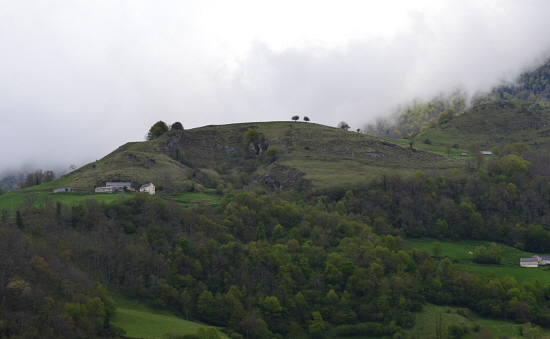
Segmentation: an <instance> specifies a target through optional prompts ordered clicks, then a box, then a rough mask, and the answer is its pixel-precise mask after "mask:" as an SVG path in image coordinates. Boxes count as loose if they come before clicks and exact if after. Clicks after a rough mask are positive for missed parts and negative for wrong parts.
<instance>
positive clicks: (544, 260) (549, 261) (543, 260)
mask: <svg viewBox="0 0 550 339" xmlns="http://www.w3.org/2000/svg"><path fill="white" fill-rule="evenodd" d="M539 265H550V256H545V255H543V256H542V257H540V259H539Z"/></svg>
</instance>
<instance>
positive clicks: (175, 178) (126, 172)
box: [27, 122, 463, 191]
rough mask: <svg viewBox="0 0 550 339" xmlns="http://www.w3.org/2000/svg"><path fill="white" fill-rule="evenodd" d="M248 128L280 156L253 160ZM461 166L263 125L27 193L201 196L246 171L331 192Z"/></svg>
mask: <svg viewBox="0 0 550 339" xmlns="http://www.w3.org/2000/svg"><path fill="white" fill-rule="evenodd" d="M250 128H253V129H256V130H257V132H258V133H260V134H264V135H265V137H266V142H265V145H270V146H275V147H277V149H278V151H277V153H276V156H275V157H274V158H271V159H269V161H268V160H266V159H263V158H262V157H258V158H257V159H255V157H254V156H253V155H252V153H251V152H250V151H249V150H246V145H244V144H243V135H244V133H245V132H246V131H247V130H248V129H250ZM169 155H170V156H169ZM171 156H174V157H175V156H177V157H178V159H180V160H181V161H182V162H180V161H176V160H174V159H173V158H172V157H171ZM184 164H185V165H184ZM462 164H463V162H462V161H461V159H453V158H449V157H446V156H442V155H440V154H434V153H430V152H425V151H421V150H415V149H413V150H411V149H410V148H409V147H402V146H399V145H397V144H395V143H393V142H389V141H386V140H382V139H379V138H374V137H370V136H367V135H363V134H360V133H356V132H350V131H346V130H342V129H340V128H334V127H328V126H323V125H319V124H314V123H305V122H257V123H242V124H230V125H218V126H214V125H210V126H205V127H201V128H195V129H190V130H185V131H182V132H168V133H166V134H164V135H162V136H161V137H159V138H157V139H155V140H151V141H144V142H131V143H127V144H125V145H123V146H120V147H119V148H118V149H117V150H115V151H113V152H112V153H110V154H108V155H107V156H105V157H104V158H102V159H100V160H98V161H95V162H93V163H90V164H87V165H85V166H83V167H81V168H79V169H77V170H75V171H73V172H71V173H69V174H67V175H65V176H63V177H61V178H59V179H57V180H54V181H52V182H49V183H46V184H42V185H38V186H34V187H31V188H29V189H27V190H50V189H54V188H60V187H66V186H70V187H72V188H73V189H74V190H83V191H91V190H93V188H94V187H96V186H100V185H103V184H104V183H105V181H132V182H133V183H134V185H136V186H137V185H140V184H144V183H148V182H153V183H154V184H155V185H156V186H157V188H158V187H159V186H160V187H162V186H164V187H169V188H171V189H183V190H185V189H186V188H187V189H188V188H190V187H191V186H193V187H194V188H195V189H198V190H202V189H203V188H204V187H203V186H204V185H206V186H208V187H211V188H214V187H215V185H216V184H217V183H218V182H221V183H223V182H224V181H225V182H231V180H234V179H231V175H233V178H234V177H235V176H236V175H238V174H239V173H241V172H243V171H244V172H247V173H248V174H249V175H250V177H251V178H252V181H253V183H254V182H257V183H258V184H259V183H260V182H261V183H263V184H268V185H271V187H278V188H292V187H298V186H297V182H304V181H303V179H305V182H307V183H308V185H307V186H308V187H310V186H314V187H327V186H333V185H339V184H345V183H356V182H358V181H359V180H361V179H370V178H372V177H373V176H377V175H380V174H382V173H386V172H388V171H401V172H408V173H410V172H412V171H414V170H417V169H421V170H425V169H452V168H456V167H460V166H462ZM228 178H229V179H228Z"/></svg>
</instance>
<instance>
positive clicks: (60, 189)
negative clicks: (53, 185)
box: [53, 187, 71, 193]
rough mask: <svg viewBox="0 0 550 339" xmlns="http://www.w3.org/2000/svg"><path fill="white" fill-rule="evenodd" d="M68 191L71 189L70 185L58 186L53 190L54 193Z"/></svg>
mask: <svg viewBox="0 0 550 339" xmlns="http://www.w3.org/2000/svg"><path fill="white" fill-rule="evenodd" d="M70 191H71V188H70V187H63V188H58V189H55V190H53V192H54V193H61V192H70Z"/></svg>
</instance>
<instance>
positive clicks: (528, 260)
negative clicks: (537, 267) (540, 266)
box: [519, 258, 539, 262]
mask: <svg viewBox="0 0 550 339" xmlns="http://www.w3.org/2000/svg"><path fill="white" fill-rule="evenodd" d="M519 261H520V262H530V261H536V262H538V261H539V260H538V259H537V258H519Z"/></svg>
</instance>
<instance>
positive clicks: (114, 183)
mask: <svg viewBox="0 0 550 339" xmlns="http://www.w3.org/2000/svg"><path fill="white" fill-rule="evenodd" d="M105 186H107V187H109V186H113V187H114V186H117V187H123V186H126V187H130V186H132V183H131V182H129V181H121V182H117V181H107V182H106V183H105Z"/></svg>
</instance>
